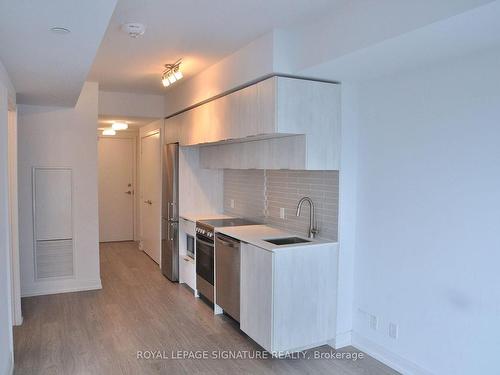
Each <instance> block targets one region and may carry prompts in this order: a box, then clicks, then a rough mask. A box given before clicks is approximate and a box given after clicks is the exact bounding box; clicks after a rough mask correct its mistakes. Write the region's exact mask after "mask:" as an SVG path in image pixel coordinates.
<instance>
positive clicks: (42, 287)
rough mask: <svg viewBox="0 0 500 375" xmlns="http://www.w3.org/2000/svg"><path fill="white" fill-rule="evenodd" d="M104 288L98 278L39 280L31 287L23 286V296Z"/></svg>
mask: <svg viewBox="0 0 500 375" xmlns="http://www.w3.org/2000/svg"><path fill="white" fill-rule="evenodd" d="M96 289H102V284H101V279H98V280H58V281H57V282H56V283H50V282H39V283H36V284H35V285H32V286H30V287H29V288H21V297H33V296H43V295H47V294H59V293H71V292H83V291H86V290H96Z"/></svg>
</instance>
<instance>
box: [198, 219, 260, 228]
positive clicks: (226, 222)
mask: <svg viewBox="0 0 500 375" xmlns="http://www.w3.org/2000/svg"><path fill="white" fill-rule="evenodd" d="M199 222H200V223H202V224H205V225H209V226H211V227H214V228H220V227H239V226H242V225H257V224H259V223H256V222H254V221H251V220H247V219H240V218H231V219H210V220H200V221H199Z"/></svg>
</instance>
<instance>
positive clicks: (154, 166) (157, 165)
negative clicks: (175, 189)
mask: <svg viewBox="0 0 500 375" xmlns="http://www.w3.org/2000/svg"><path fill="white" fill-rule="evenodd" d="M141 193H142V196H141V233H142V235H141V239H142V248H143V250H144V251H145V252H146V254H148V255H149V256H150V257H151V258H152V259H153V260H154V261H155V262H156V263H158V264H160V260H161V259H160V253H161V149H160V133H159V132H155V133H153V134H149V135H147V136H145V137H143V138H141Z"/></svg>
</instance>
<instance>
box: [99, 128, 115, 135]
mask: <svg viewBox="0 0 500 375" xmlns="http://www.w3.org/2000/svg"><path fill="white" fill-rule="evenodd" d="M102 135H116V131H115V130H114V129H111V128H110V129H104V130H103V131H102Z"/></svg>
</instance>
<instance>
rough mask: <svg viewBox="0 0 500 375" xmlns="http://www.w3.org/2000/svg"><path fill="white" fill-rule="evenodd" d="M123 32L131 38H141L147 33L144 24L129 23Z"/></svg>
mask: <svg viewBox="0 0 500 375" xmlns="http://www.w3.org/2000/svg"><path fill="white" fill-rule="evenodd" d="M122 30H123V31H125V32H126V33H127V34H128V36H129V37H131V38H139V37H140V36H141V35H142V34H144V33H145V32H146V26H144V25H143V24H142V23H137V22H129V23H126V24H124V25H123V26H122Z"/></svg>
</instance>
